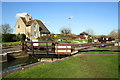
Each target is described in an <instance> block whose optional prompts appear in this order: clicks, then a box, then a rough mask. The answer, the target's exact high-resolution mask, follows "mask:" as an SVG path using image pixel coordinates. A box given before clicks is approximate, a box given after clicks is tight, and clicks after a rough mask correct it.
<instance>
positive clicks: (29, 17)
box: [25, 13, 32, 21]
mask: <svg viewBox="0 0 120 80" xmlns="http://www.w3.org/2000/svg"><path fill="white" fill-rule="evenodd" d="M25 19H26V21H30V20H31V19H32V17H31V16H30V15H29V14H28V13H27V14H26V15H25Z"/></svg>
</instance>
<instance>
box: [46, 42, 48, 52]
mask: <svg viewBox="0 0 120 80" xmlns="http://www.w3.org/2000/svg"><path fill="white" fill-rule="evenodd" d="M46 46H47V54H48V42H46Z"/></svg>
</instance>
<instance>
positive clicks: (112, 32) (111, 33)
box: [108, 29, 118, 38]
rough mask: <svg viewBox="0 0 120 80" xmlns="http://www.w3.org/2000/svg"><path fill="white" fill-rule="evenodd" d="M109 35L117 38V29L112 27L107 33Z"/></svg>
mask: <svg viewBox="0 0 120 80" xmlns="http://www.w3.org/2000/svg"><path fill="white" fill-rule="evenodd" d="M108 36H109V37H112V38H118V30H117V29H114V30H112V31H111V32H110V33H109V34H108Z"/></svg>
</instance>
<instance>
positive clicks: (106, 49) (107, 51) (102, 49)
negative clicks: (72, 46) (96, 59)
mask: <svg viewBox="0 0 120 80" xmlns="http://www.w3.org/2000/svg"><path fill="white" fill-rule="evenodd" d="M113 49H114V50H118V47H114V46H109V47H100V48H96V49H94V50H92V51H88V52H84V53H85V54H86V53H87V54H118V52H115V51H110V50H113Z"/></svg>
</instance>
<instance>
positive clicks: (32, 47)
mask: <svg viewBox="0 0 120 80" xmlns="http://www.w3.org/2000/svg"><path fill="white" fill-rule="evenodd" d="M31 49H32V54H34V46H33V42H31Z"/></svg>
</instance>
